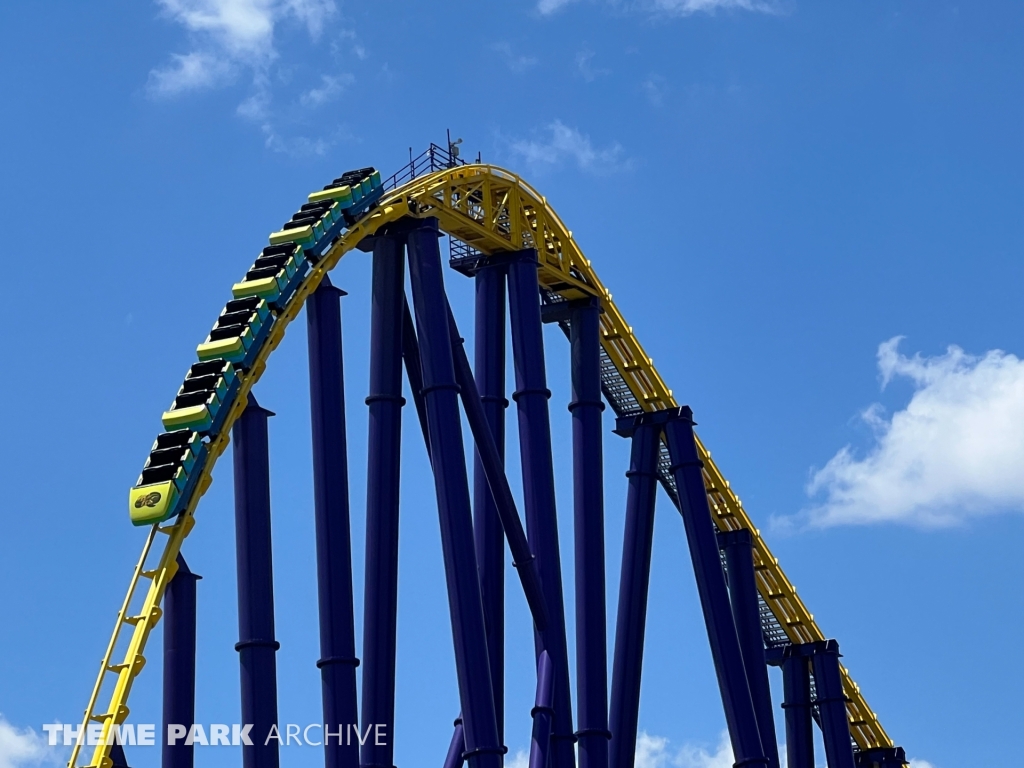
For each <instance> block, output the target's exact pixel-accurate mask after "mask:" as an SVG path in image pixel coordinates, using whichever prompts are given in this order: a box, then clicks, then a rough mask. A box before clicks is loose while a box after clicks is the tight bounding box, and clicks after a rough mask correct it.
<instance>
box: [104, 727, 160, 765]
mask: <svg viewBox="0 0 1024 768" xmlns="http://www.w3.org/2000/svg"><path fill="white" fill-rule="evenodd" d="M164 733H166V731H164ZM110 760H111V762H112V763H113V764H112V765H111V767H110V768H130V766H129V765H128V758H126V757H125V756H124V747H122V746H121V745H120V744H114V745H113V746H112V747H111V748H110Z"/></svg>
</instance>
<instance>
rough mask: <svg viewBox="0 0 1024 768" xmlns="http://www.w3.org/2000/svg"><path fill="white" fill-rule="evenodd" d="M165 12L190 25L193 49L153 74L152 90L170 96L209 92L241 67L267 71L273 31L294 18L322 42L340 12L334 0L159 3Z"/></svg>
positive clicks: (172, 0) (175, 56) (166, 0)
mask: <svg viewBox="0 0 1024 768" xmlns="http://www.w3.org/2000/svg"><path fill="white" fill-rule="evenodd" d="M157 3H158V4H159V5H160V7H161V8H162V9H163V11H164V14H165V15H166V16H168V17H169V18H171V19H173V20H174V21H176V22H177V23H179V24H181V25H182V26H184V27H185V29H186V30H187V31H188V32H189V34H190V36H191V38H192V42H193V45H194V50H193V51H191V52H190V53H187V54H172V57H171V63H170V64H169V65H167V66H165V67H163V68H158V69H154V70H152V71H151V72H150V78H149V83H150V92H151V93H152V94H154V95H156V96H171V95H176V94H178V93H181V92H183V91H186V90H191V89H196V88H207V87H210V86H211V85H215V84H217V83H219V82H220V81H221V80H223V79H225V75H226V74H227V73H230V72H232V71H234V70H236V69H237V68H238V67H240V66H241V67H247V68H250V69H252V70H253V71H254V72H255V73H256V75H257V76H258V75H259V74H260V73H265V72H266V69H267V68H268V67H269V65H270V63H271V62H273V61H274V60H275V59H276V58H277V51H276V50H275V48H274V30H275V27H276V26H277V24H278V22H280V21H283V20H286V19H293V20H295V21H298V22H299V23H301V24H302V25H304V26H305V27H306V30H307V32H308V33H309V35H310V37H311V38H313V39H314V40H315V39H317V38H318V37H319V35H320V33H321V32H322V30H323V27H324V24H325V23H326V22H327V20H328V19H329V18H330V17H331V16H332V15H333V14H334V13H335V12H336V10H337V8H336V6H335V4H334V1H333V0H157Z"/></svg>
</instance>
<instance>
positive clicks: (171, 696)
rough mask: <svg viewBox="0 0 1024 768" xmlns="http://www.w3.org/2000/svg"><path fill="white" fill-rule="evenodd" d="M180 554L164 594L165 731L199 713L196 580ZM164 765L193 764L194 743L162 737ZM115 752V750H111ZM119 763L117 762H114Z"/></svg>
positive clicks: (185, 767) (191, 720)
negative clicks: (171, 740) (197, 704)
mask: <svg viewBox="0 0 1024 768" xmlns="http://www.w3.org/2000/svg"><path fill="white" fill-rule="evenodd" d="M201 578H202V577H201V576H197V575H196V574H194V573H192V571H190V570H189V569H188V564H186V562H185V558H184V557H182V556H181V554H180V553H179V554H178V572H177V573H176V574H174V578H173V579H171V583H170V584H168V585H167V593H166V594H165V595H164V616H163V623H164V717H163V720H164V721H163V733H164V735H165V737H166V734H167V726H168V725H169V724H171V723H175V724H178V725H184V726H185V727H186V728H190V727H191V726H192V724H193V723H194V722H195V717H196V582H197V581H198V580H199V579H201ZM160 741H161V744H162V746H161V748H160V752H161V754H160V764H161V766H163V768H192V765H193V757H194V756H193V749H194V747H193V745H191V744H185V742H184V740H181V741H179V742H178V743H177V744H175V745H173V746H171V745H170V744H168V743H167V739H166V738H162V739H161V740H160ZM111 755H113V752H111ZM115 765H116V763H115Z"/></svg>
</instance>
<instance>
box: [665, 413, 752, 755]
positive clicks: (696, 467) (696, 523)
mask: <svg viewBox="0 0 1024 768" xmlns="http://www.w3.org/2000/svg"><path fill="white" fill-rule="evenodd" d="M659 415H661V416H663V418H665V419H666V423H665V438H666V442H667V444H668V451H669V455H670V457H671V460H672V466H671V468H670V469H671V472H672V475H673V477H674V478H675V481H676V488H677V489H678V492H679V511H680V512H681V513H682V516H683V524H684V525H685V527H686V541H687V543H688V545H689V549H690V560H691V561H692V562H693V571H694V575H695V576H696V579H697V593H698V594H699V596H700V604H701V609H702V610H703V613H704V624H705V626H706V628H707V631H708V641H709V642H710V644H711V657H712V659H714V662H715V673H716V674H717V676H718V688H719V690H720V692H721V694H722V704H723V706H724V707H725V722H726V725H727V726H728V728H729V737H730V739H731V741H732V750H733V754H734V755H735V758H736V765H737V766H755V765H757V766H765V768H767V766H768V758H767V757H765V754H764V750H763V748H762V747H761V736H760V733H759V732H758V727H757V718H756V716H755V714H754V704H753V702H752V701H751V698H750V689H749V687H748V685H747V675H746V672H745V671H744V669H743V656H742V654H741V653H740V641H739V638H738V637H737V635H736V625H735V624H734V623H733V619H732V609H731V607H730V605H729V593H728V589H727V587H726V585H725V573H724V572H723V571H722V559H721V556H720V554H719V551H718V542H717V541H716V539H715V525H714V523H713V522H712V519H711V509H710V508H709V507H708V496H707V491H705V489H704V477H703V475H702V472H701V467H702V466H703V464H702V463H701V461H700V459H699V458H698V456H697V443H696V438H695V437H694V434H693V424H694V422H693V412H692V411H691V410H690V409H689V407H687V406H685V405H684V406H682V407H681V408H679V409H678V410H672V411H661V412H660V413H659Z"/></svg>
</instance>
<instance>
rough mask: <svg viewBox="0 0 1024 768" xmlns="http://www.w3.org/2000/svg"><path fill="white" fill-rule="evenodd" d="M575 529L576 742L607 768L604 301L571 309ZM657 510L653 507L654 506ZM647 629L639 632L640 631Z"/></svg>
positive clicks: (585, 755)
mask: <svg viewBox="0 0 1024 768" xmlns="http://www.w3.org/2000/svg"><path fill="white" fill-rule="evenodd" d="M570 313H571V320H570V329H571V330H570V337H569V342H570V350H571V379H572V402H571V403H570V404H569V411H570V412H571V413H572V479H573V524H574V525H573V527H574V534H575V546H576V549H575V563H576V706H577V707H578V715H577V729H576V739H577V744H578V745H579V746H578V753H579V760H580V768H607V765H608V740H609V739H610V738H611V732H610V731H609V730H608V648H607V645H608V641H607V637H606V635H607V624H606V621H607V618H606V615H605V614H606V609H605V576H604V573H605V562H604V481H603V476H604V471H603V470H604V467H603V456H602V450H601V448H602V446H601V441H602V437H603V429H602V424H601V413H602V411H604V403H603V402H602V401H601V304H600V302H599V301H598V300H597V299H596V298H593V299H587V300H582V301H578V302H572V307H571V309H570ZM652 507H653V502H652ZM641 631H642V630H641Z"/></svg>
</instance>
